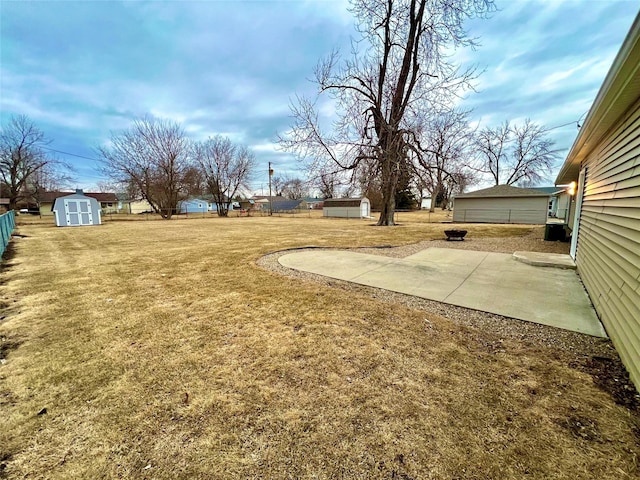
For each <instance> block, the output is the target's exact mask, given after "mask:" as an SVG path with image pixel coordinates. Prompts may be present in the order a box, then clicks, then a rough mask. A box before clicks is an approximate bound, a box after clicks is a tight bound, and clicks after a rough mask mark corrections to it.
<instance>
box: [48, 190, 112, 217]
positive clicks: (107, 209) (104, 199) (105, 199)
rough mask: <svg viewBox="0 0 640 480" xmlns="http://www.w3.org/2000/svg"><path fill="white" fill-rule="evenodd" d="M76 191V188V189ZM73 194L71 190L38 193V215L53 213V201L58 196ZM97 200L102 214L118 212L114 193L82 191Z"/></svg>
mask: <svg viewBox="0 0 640 480" xmlns="http://www.w3.org/2000/svg"><path fill="white" fill-rule="evenodd" d="M76 191H77V190H76ZM71 194H73V192H42V193H41V194H40V195H39V197H40V198H39V200H40V215H53V203H54V202H55V200H56V199H57V198H59V197H64V196H68V195H71ZM83 195H86V196H87V197H91V198H93V199H95V200H96V201H97V202H98V205H99V207H100V209H101V211H102V214H107V213H118V204H119V200H118V196H117V195H116V194H115V193H102V192H86V193H83Z"/></svg>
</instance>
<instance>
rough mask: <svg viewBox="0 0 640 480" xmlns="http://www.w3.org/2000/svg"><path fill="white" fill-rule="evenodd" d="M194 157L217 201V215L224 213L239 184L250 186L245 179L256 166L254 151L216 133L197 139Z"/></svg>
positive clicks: (227, 209) (238, 189)
mask: <svg viewBox="0 0 640 480" xmlns="http://www.w3.org/2000/svg"><path fill="white" fill-rule="evenodd" d="M194 157H195V160H196V164H197V165H198V167H199V169H200V171H201V172H202V176H203V178H204V183H205V185H206V187H207V190H208V192H209V193H210V194H211V195H212V196H213V201H214V202H215V203H216V206H217V209H218V215H219V216H221V217H226V216H227V215H228V214H229V206H230V205H231V201H232V199H233V198H234V197H235V196H236V194H237V193H238V192H239V191H240V189H241V188H245V189H248V188H249V185H248V182H249V180H250V179H251V176H252V175H253V173H254V169H255V166H256V162H255V157H254V155H253V153H252V152H251V151H250V150H249V149H248V148H247V147H245V146H241V145H235V144H234V143H233V142H231V140H230V139H229V138H227V137H222V136H220V135H216V136H215V137H211V138H209V139H208V140H205V141H204V142H200V143H196V144H195V145H194Z"/></svg>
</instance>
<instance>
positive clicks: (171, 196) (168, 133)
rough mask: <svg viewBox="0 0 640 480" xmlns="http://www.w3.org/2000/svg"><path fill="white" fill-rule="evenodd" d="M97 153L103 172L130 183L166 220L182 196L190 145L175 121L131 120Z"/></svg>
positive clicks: (185, 194)
mask: <svg viewBox="0 0 640 480" xmlns="http://www.w3.org/2000/svg"><path fill="white" fill-rule="evenodd" d="M98 152H99V154H100V156H101V157H102V162H103V171H104V173H105V174H106V175H108V176H109V177H110V178H112V179H113V180H114V181H116V182H122V183H125V184H130V185H131V186H132V187H133V188H134V192H135V193H137V194H138V196H139V197H140V198H142V199H144V200H146V201H147V202H149V204H150V205H151V208H153V210H154V211H155V212H157V213H160V214H161V215H162V217H163V218H166V219H170V218H171V216H172V215H173V213H174V212H175V211H176V209H177V206H178V202H179V201H180V200H182V199H184V198H186V196H187V193H188V183H187V182H188V178H187V173H188V172H189V171H190V166H191V165H190V163H189V161H190V157H189V152H190V144H189V140H188V139H187V137H186V136H185V134H184V130H183V129H182V127H181V126H180V125H179V124H178V123H174V122H171V121H169V120H161V119H157V118H153V117H145V118H142V119H138V120H135V121H134V123H133V125H132V127H131V128H129V129H127V130H125V131H123V132H122V133H119V134H115V133H112V134H111V144H110V146H108V147H107V146H104V147H100V148H99V149H98Z"/></svg>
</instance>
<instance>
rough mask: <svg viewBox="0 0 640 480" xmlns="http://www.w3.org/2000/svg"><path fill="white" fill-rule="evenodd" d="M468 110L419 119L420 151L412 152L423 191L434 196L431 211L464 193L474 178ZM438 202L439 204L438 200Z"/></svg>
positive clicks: (444, 205) (445, 112) (447, 112)
mask: <svg viewBox="0 0 640 480" xmlns="http://www.w3.org/2000/svg"><path fill="white" fill-rule="evenodd" d="M468 113H469V112H467V111H460V110H449V111H444V112H442V113H439V114H436V115H426V116H424V117H422V115H420V117H421V118H419V119H418V121H417V123H418V135H419V139H420V143H419V148H418V149H417V150H416V151H415V152H412V158H413V159H414V163H413V165H414V169H415V174H416V176H417V178H418V179H419V187H420V190H422V189H426V190H427V191H428V192H429V194H430V195H431V198H432V201H431V206H430V211H431V212H433V211H434V209H435V206H436V204H439V205H441V206H442V207H443V208H446V206H447V205H448V203H449V198H450V196H451V195H452V194H453V193H462V191H463V190H464V188H465V187H466V186H467V185H469V183H470V182H471V180H472V178H473V171H471V170H470V169H469V168H467V167H466V166H465V165H467V164H468V157H469V155H470V154H471V146H472V139H473V136H472V131H471V129H470V128H469V124H468V121H467V116H468ZM434 200H435V201H434Z"/></svg>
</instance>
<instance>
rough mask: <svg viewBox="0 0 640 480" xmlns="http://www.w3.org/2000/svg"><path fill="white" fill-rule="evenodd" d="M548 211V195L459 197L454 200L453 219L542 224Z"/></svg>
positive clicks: (462, 221) (466, 221)
mask: <svg viewBox="0 0 640 480" xmlns="http://www.w3.org/2000/svg"><path fill="white" fill-rule="evenodd" d="M548 211H549V197H504V198H500V197H498V198H495V197H494V198H491V197H488V198H462V197H461V198H456V199H455V200H454V206H453V221H454V222H459V223H525V224H534V225H544V224H545V223H546V222H547V214H548Z"/></svg>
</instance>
